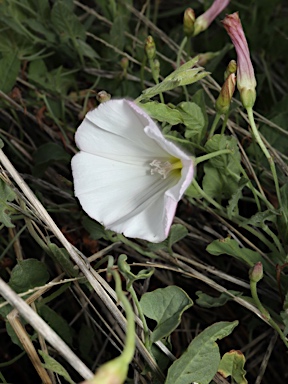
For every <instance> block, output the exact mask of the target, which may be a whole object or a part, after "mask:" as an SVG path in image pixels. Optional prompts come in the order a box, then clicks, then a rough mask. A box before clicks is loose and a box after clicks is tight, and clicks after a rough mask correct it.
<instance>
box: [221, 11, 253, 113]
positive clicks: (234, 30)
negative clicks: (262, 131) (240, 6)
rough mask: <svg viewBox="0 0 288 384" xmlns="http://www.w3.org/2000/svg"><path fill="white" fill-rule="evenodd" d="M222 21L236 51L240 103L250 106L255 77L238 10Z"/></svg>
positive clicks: (251, 105)
mask: <svg viewBox="0 0 288 384" xmlns="http://www.w3.org/2000/svg"><path fill="white" fill-rule="evenodd" d="M222 23H223V25H224V27H225V29H226V31H227V32H228V35H229V36H230V38H231V40H232V43H233V45H234V47H235V50H236V53H237V88H238V90H239V92H240V98H241V101H242V104H243V106H244V107H245V108H252V107H253V105H254V103H255V100H256V89H255V88H256V79H255V75H254V68H253V65H252V62H251V58H250V52H249V47H248V44H247V40H246V37H245V34H244V31H243V28H242V24H241V21H240V18H239V15H238V12H235V13H232V15H227V16H226V17H225V19H224V20H223V21H222Z"/></svg>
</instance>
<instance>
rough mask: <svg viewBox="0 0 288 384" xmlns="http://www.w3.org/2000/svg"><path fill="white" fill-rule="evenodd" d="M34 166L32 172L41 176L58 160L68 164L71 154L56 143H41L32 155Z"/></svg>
mask: <svg viewBox="0 0 288 384" xmlns="http://www.w3.org/2000/svg"><path fill="white" fill-rule="evenodd" d="M33 157H34V162H35V166H34V168H33V174H34V175H36V176H38V177H41V176H42V175H43V174H44V172H45V171H46V169H47V168H48V167H49V166H50V165H51V164H55V163H58V162H61V163H64V164H68V163H69V161H70V158H71V156H70V155H69V154H68V153H67V152H66V151H65V150H64V149H63V148H62V147H60V145H58V144H56V143H51V142H50V143H46V144H43V145H41V146H40V147H39V148H38V149H37V150H36V152H35V153H34V155H33Z"/></svg>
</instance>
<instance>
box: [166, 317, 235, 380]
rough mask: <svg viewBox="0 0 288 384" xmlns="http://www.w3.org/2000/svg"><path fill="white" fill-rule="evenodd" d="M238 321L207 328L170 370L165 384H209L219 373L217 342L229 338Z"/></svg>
mask: <svg viewBox="0 0 288 384" xmlns="http://www.w3.org/2000/svg"><path fill="white" fill-rule="evenodd" d="M237 325H238V321H234V322H232V323H230V322H224V321H223V322H219V323H216V324H213V325H211V326H210V327H208V328H206V329H205V330H204V331H203V332H201V333H200V335H198V336H196V337H195V338H194V339H193V341H192V342H191V343H190V345H189V347H188V349H187V350H186V351H185V352H184V353H183V355H182V356H181V357H180V358H179V359H178V360H176V361H175V362H174V363H173V364H172V365H171V367H170V368H169V370H168V375H167V378H166V381H165V384H191V383H193V382H197V383H201V384H209V383H210V381H211V380H212V379H213V377H214V375H215V374H216V372H217V368H218V366H219V363H220V353H219V348H218V345H217V344H216V343H215V341H216V340H221V339H223V337H226V336H228V335H229V334H230V333H231V332H232V331H233V329H234V328H235V327H236V326H237Z"/></svg>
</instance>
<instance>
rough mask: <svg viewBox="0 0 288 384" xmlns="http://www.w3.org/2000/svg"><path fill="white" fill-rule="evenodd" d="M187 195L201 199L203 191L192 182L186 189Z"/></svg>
mask: <svg viewBox="0 0 288 384" xmlns="http://www.w3.org/2000/svg"><path fill="white" fill-rule="evenodd" d="M185 195H186V196H188V197H192V198H193V199H200V198H201V197H202V194H201V192H200V191H199V190H198V189H197V188H195V186H194V184H193V183H191V184H190V185H189V187H188V188H187V189H186V191H185Z"/></svg>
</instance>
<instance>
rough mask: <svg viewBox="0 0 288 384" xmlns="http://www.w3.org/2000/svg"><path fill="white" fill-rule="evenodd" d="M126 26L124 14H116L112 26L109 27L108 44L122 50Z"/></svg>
mask: <svg viewBox="0 0 288 384" xmlns="http://www.w3.org/2000/svg"><path fill="white" fill-rule="evenodd" d="M126 26H127V17H126V15H121V14H118V15H117V16H116V17H115V19H114V20H113V24H112V27H111V29H110V41H109V42H110V44H111V45H113V46H114V47H117V48H118V49H120V50H123V48H124V45H125V34H124V31H125V28H127V27H126Z"/></svg>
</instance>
